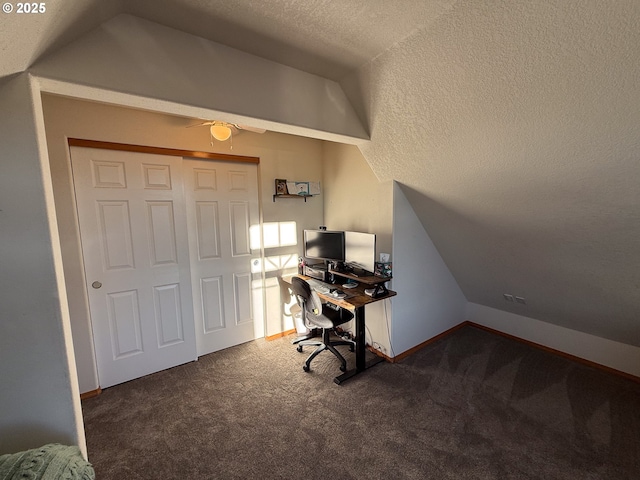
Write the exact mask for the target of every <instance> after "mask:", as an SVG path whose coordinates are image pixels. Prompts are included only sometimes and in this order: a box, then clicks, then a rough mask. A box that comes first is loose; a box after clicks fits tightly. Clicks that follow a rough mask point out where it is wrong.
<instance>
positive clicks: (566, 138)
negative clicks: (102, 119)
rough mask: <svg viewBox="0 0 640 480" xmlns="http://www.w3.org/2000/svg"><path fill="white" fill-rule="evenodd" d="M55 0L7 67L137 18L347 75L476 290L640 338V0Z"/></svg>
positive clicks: (535, 313) (381, 157)
mask: <svg viewBox="0 0 640 480" xmlns="http://www.w3.org/2000/svg"><path fill="white" fill-rule="evenodd" d="M46 5H47V8H48V11H47V13H46V14H43V15H29V16H24V15H23V16H18V15H17V14H15V13H13V14H5V15H4V16H3V18H2V20H3V32H2V36H1V37H0V53H1V55H2V57H1V58H2V60H1V61H0V76H4V75H8V74H12V73H16V72H19V71H22V70H24V69H26V68H27V67H28V66H29V65H31V64H32V63H33V61H34V60H35V59H36V58H38V57H39V56H42V55H43V54H46V53H50V52H52V51H53V50H56V49H57V48H59V47H61V46H62V45H65V44H66V43H68V42H70V41H72V40H74V39H76V38H78V37H79V36H80V35H81V34H82V33H84V32H86V31H88V30H90V29H92V28H94V27H96V26H97V25H99V24H100V23H102V22H104V21H105V20H107V19H109V18H111V17H113V16H114V15H116V14H118V13H131V14H133V15H137V16H139V17H142V18H145V19H148V20H152V21H154V22H157V23H160V24H163V25H166V26H170V27H173V28H176V29H179V30H183V31H185V32H188V33H192V34H195V35H198V36H201V37H204V38H207V39H210V40H213V41H216V42H219V43H223V44H226V45H228V46H231V47H234V48H238V49H240V50H244V51H246V52H248V53H252V54H255V55H259V56H262V57H264V58H267V59H270V60H274V61H277V62H280V63H283V64H286V65H290V66H292V67H295V68H298V69H301V70H304V71H308V72H311V73H315V74H318V75H321V76H324V77H327V78H330V79H334V80H337V81H340V83H341V85H342V86H343V88H344V89H345V91H346V93H347V95H348V96H349V97H350V99H351V101H352V103H353V104H354V106H355V107H356V109H357V110H358V111H359V113H360V116H361V118H362V119H363V121H364V123H365V124H366V127H367V128H368V129H369V130H370V132H371V142H370V143H369V144H367V145H364V146H362V147H361V150H362V152H363V154H364V156H365V158H366V160H367V162H368V163H369V164H370V165H371V167H372V169H373V171H374V172H375V174H376V175H377V176H378V178H379V179H381V180H389V179H394V180H397V181H399V182H401V183H402V185H403V189H404V191H405V193H406V194H407V196H408V198H409V199H410V201H411V203H412V205H413V206H414V208H415V210H416V213H417V215H418V216H419V218H420V219H421V221H422V222H423V224H424V226H425V228H426V229H427V231H428V233H429V235H430V236H431V237H432V238H433V240H434V243H435V244H436V246H437V248H438V250H439V251H440V253H441V255H442V256H443V258H444V260H445V262H446V263H447V265H448V266H449V268H450V269H451V271H452V273H453V274H454V276H455V278H456V280H457V281H458V283H459V284H460V286H461V288H462V289H463V291H464V293H465V295H466V296H467V298H468V299H469V300H470V301H472V302H476V303H479V304H482V305H487V306H491V307H495V308H499V309H503V310H507V311H512V312H515V313H519V314H521V315H525V316H530V317H533V318H537V319H540V320H544V321H547V322H551V323H554V324H557V325H561V326H565V327H568V328H572V329H575V330H579V331H583V332H587V333H591V334H595V335H599V336H602V337H605V338H610V339H613V340H617V341H620V342H625V343H629V344H633V345H640V274H639V272H640V48H638V45H640V2H638V1H637V0H617V1H615V2H602V1H600V0H552V1H531V0H509V1H489V0H487V1H465V0H459V1H439V2H438V1H431V2H429V1H424V0H415V1H404V2H389V1H387V0H377V1H367V0H354V1H348V0H345V1H314V2H299V1H293V0H274V1H271V2H249V1H247V0H224V1H205V0H179V1H178V0H176V1H172V0H165V1H158V0H155V1H153V0H130V1H127V2H117V1H113V2H105V1H104V0H64V1H59V2H47V4H46ZM503 293H511V294H513V295H520V296H523V297H525V298H526V299H527V305H516V304H510V303H507V302H504V300H503V298H502V294H503Z"/></svg>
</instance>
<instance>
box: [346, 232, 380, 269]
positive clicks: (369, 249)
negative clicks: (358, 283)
mask: <svg viewBox="0 0 640 480" xmlns="http://www.w3.org/2000/svg"><path fill="white" fill-rule="evenodd" d="M375 260H376V236H375V235H374V234H373V233H361V232H344V261H345V262H346V263H348V264H349V265H351V266H355V267H359V268H362V269H364V270H367V271H369V272H373V271H374V268H375Z"/></svg>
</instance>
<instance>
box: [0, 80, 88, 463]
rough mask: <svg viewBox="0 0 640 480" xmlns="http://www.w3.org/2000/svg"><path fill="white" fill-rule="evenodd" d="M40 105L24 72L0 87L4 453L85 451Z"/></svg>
mask: <svg viewBox="0 0 640 480" xmlns="http://www.w3.org/2000/svg"><path fill="white" fill-rule="evenodd" d="M39 101H40V100H39V97H38V94H37V90H36V93H35V94H34V93H33V91H32V90H31V85H30V82H29V78H28V76H27V75H26V74H22V75H20V76H18V77H14V78H13V79H11V80H9V81H8V82H6V83H5V84H4V85H2V86H1V87H0V111H2V115H0V145H2V150H1V151H0V154H1V157H0V266H1V267H0V271H1V275H0V379H1V380H2V386H1V392H2V393H1V394H0V453H9V452H15V451H19V450H23V449H27V448H34V447H37V446H40V445H42V444H44V443H48V442H60V443H64V444H76V445H80V447H81V448H82V449H84V431H83V429H82V419H81V412H80V403H79V398H78V386H77V382H76V378H75V372H74V366H73V364H72V362H73V350H72V348H71V346H70V332H69V318H68V312H67V311H66V306H65V305H64V300H65V297H64V294H65V293H64V288H62V287H61V285H60V282H61V280H62V276H61V267H62V264H61V261H60V246H59V242H58V240H57V234H56V223H55V212H54V207H53V195H52V191H51V187H50V185H51V182H50V179H49V175H50V173H49V170H48V165H47V163H46V151H41V150H40V147H39V141H38V137H39V136H42V135H43V130H42V128H43V125H42V118H41V114H40V106H39ZM40 145H44V143H43V142H40ZM61 301H62V305H61Z"/></svg>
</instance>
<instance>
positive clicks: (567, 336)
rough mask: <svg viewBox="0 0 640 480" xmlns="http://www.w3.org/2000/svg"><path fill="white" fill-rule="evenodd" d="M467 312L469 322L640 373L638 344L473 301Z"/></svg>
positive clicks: (586, 358) (628, 371)
mask: <svg viewBox="0 0 640 480" xmlns="http://www.w3.org/2000/svg"><path fill="white" fill-rule="evenodd" d="M466 315H467V320H468V321H470V322H474V323H477V324H479V325H484V326H485V327H489V328H493V329H494V330H498V331H500V332H503V333H508V334H509V335H513V336H515V337H518V338H522V339H524V340H528V341H530V342H533V343H537V344H539V345H543V346H545V347H549V348H553V349H555V350H559V351H561V352H565V353H568V354H570V355H574V356H576V357H579V358H583V359H585V360H589V361H590V362H595V363H598V364H600V365H604V366H606V367H609V368H613V369H615V370H619V371H621V372H625V373H628V374H630V375H635V376H636V377H640V348H639V347H634V346H632V345H626V344H624V343H620V342H615V341H613V340H607V339H606V338H601V337H596V336H595V335H589V334H588V333H582V332H577V331H575V330H570V329H568V328H564V327H559V326H557V325H553V324H551V323H547V322H541V321H540V320H535V319H533V318H530V317H526V316H523V315H518V314H516V313H510V312H505V311H502V310H497V309H495V308H491V307H485V306H484V305H479V304H477V303H472V302H469V303H468V304H467V314H466Z"/></svg>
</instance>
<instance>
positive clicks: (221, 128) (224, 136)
mask: <svg viewBox="0 0 640 480" xmlns="http://www.w3.org/2000/svg"><path fill="white" fill-rule="evenodd" d="M211 136H212V137H213V138H215V139H216V140H218V141H219V142H224V141H225V140H229V137H231V129H230V128H229V127H227V126H226V125H211Z"/></svg>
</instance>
